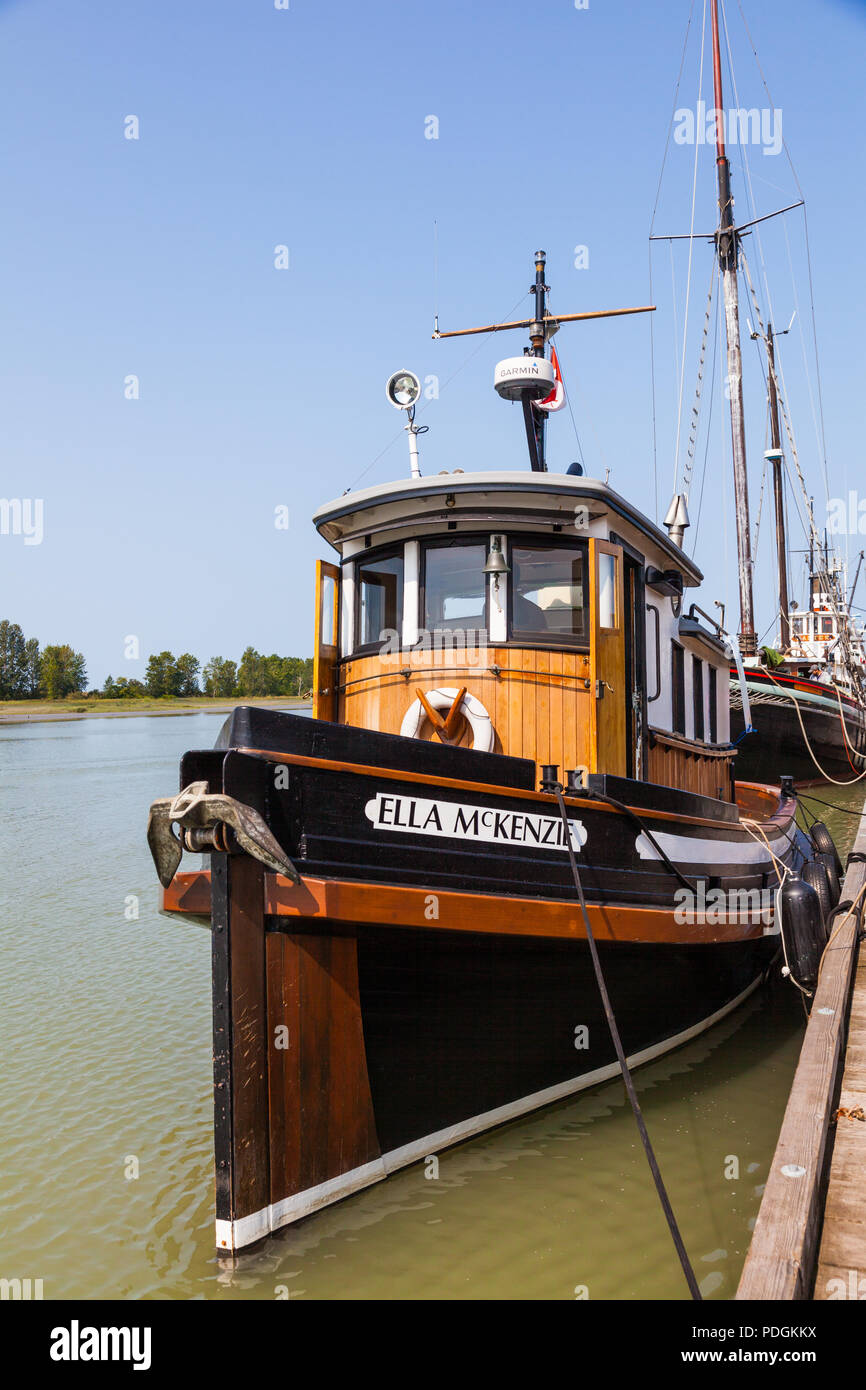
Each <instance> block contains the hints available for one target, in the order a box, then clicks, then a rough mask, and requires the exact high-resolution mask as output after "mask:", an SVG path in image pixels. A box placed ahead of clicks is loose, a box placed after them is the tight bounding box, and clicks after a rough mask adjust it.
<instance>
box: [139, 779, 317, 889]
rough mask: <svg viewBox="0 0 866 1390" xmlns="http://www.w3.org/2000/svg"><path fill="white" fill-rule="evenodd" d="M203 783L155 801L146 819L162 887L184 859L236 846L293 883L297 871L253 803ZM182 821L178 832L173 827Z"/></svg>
mask: <svg viewBox="0 0 866 1390" xmlns="http://www.w3.org/2000/svg"><path fill="white" fill-rule="evenodd" d="M207 788H208V784H207V782H190V784H189V786H188V787H184V789H183V791H182V792H179V793H178V795H177V796H163V797H160V798H159V799H158V800H157V801H154V803H153V804H152V806H151V808H150V813H149V815H148V818H147V843H148V845H149V846H150V852H151V854H152V856H153V862H154V864H155V865H156V872H157V874H158V875H159V881H160V883H161V884H162V886H163V888H168V886H169V884H170V883H171V881H172V879H173V878H174V876H175V874H176V873H177V870H178V866H179V864H180V861H181V859H182V858H183V851H184V850H185V849H186V850H189V851H191V852H193V853H201V852H206V851H208V850H211V849H216V850H220V851H222V852H224V853H230V852H231V850H232V849H233V848H234V847H235V845H234V844H233V843H232V842H233V841H234V842H236V844H237V847H238V848H239V849H241V850H243V851H244V852H245V853H246V854H249V855H250V856H251V857H252V858H253V859H258V860H259V862H260V863H261V864H264V865H265V867H266V868H268V869H271V870H273V872H274V873H278V874H284V875H285V877H286V878H289V879H291V881H292V883H300V881H301V879H300V875H299V873H298V871H297V869H296V868H295V866H294V864H293V863H292V861H291V859H289V858H288V856H287V855H286V853H285V851H284V850H283V848H282V846H281V845H280V844H279V843H278V842H277V841H276V840H275V839H274V837H273V835H272V834H271V832H270V830H269V829H268V827H267V825H266V824H265V822H264V821H263V819H262V817H261V816H260V815H259V813H258V811H254V810H253V808H252V807H251V806H246V805H245V804H244V803H243V802H242V801H236V800H235V798H234V797H233V796H227V795H226V794H225V793H224V792H210V793H209V792H208V789H207ZM174 825H178V826H180V829H181V833H180V835H176V834H175V832H174V830H173V828H172V827H173V826H174Z"/></svg>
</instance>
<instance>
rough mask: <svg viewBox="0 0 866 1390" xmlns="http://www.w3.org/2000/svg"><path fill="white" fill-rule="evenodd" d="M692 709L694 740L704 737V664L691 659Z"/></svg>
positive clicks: (697, 658) (693, 658) (698, 659)
mask: <svg viewBox="0 0 866 1390" xmlns="http://www.w3.org/2000/svg"><path fill="white" fill-rule="evenodd" d="M692 707H693V710H694V719H695V738H699V739H703V737H704V663H703V662H702V661H701V659H700V657H697V656H693V657H692Z"/></svg>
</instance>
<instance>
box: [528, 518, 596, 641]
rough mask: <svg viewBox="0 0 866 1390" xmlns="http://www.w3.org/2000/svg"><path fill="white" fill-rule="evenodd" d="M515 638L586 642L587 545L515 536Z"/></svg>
mask: <svg viewBox="0 0 866 1390" xmlns="http://www.w3.org/2000/svg"><path fill="white" fill-rule="evenodd" d="M509 560H510V565H511V584H510V588H511V636H512V637H513V638H517V639H520V638H524V639H527V638H528V639H529V640H531V641H538V640H544V641H548V640H550V638H554V639H556V640H559V641H571V642H585V641H586V639H587V616H586V547H585V546H583V545H581V546H558V545H549V546H548V545H538V544H537V543H535V544H533V545H521V544H520V543H519V542H517V541H516V540H512V544H511V554H510V557H509Z"/></svg>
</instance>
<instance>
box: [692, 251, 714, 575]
mask: <svg viewBox="0 0 866 1390" xmlns="http://www.w3.org/2000/svg"><path fill="white" fill-rule="evenodd" d="M713 264H714V265H715V258H714V260H713ZM720 303H721V295H716V322H715V325H714V327H713V362H712V366H711V368H710V403H709V409H708V414H707V438H706V443H705V445H704V462H703V466H702V468H701V495H700V500H699V502H698V515H697V520H696V521H695V535H694V541H693V544H692V558H694V556H695V553H696V551H697V548H698V535H699V532H700V529H701V515H702V513H703V509H704V487H705V486H706V481H707V459H708V457H709V453H710V437H711V433H712V426H713V402H714V401H715V398H716V358H717V356H718V347H719V336H720V335H719V305H720Z"/></svg>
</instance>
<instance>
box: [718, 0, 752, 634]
mask: <svg viewBox="0 0 866 1390" xmlns="http://www.w3.org/2000/svg"><path fill="white" fill-rule="evenodd" d="M712 21H713V83H714V91H715V117H716V170H717V173H718V181H719V229H718V231H717V233H716V248H717V251H718V257H719V273H720V276H721V280H722V287H723V291H724V296H725V334H726V338H727V344H728V388H729V391H730V402H731V442H732V445H733V456H734V503H735V508H736V520H737V564H738V570H739V583H740V648H741V650H742V653H743V655H744V656H754V655H755V650H756V641H755V616H754V603H753V599H752V544H751V537H750V534H749V480H748V474H747V471H746V424H745V416H744V411H743V357H742V351H741V348H740V300H739V286H738V283H737V265H738V260H739V235H738V233H737V230H736V228H735V226H734V206H733V199H732V197H731V166H730V163H729V161H728V157H727V155H726V153H725V131H724V114H723V113H724V105H723V99H722V58H721V48H720V44H719V7H718V0H713V4H712Z"/></svg>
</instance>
